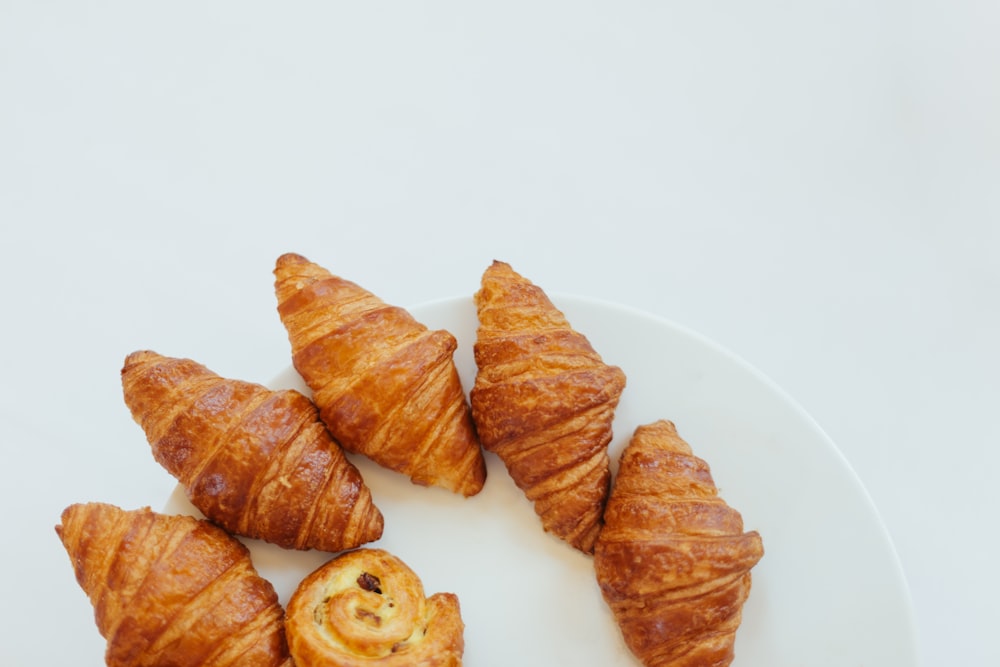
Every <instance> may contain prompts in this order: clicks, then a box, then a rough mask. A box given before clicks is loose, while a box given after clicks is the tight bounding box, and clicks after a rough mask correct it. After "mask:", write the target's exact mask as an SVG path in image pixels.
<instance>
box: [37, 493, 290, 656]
mask: <svg viewBox="0 0 1000 667" xmlns="http://www.w3.org/2000/svg"><path fill="white" fill-rule="evenodd" d="M56 533H57V534H58V535H59V538H60V539H61V540H62V543H63V545H64V546H65V547H66V551H67V553H68V554H69V556H70V559H71V561H72V564H73V568H74V570H75V573H76V579H77V581H78V582H79V584H80V587H81V588H82V589H83V590H84V592H85V593H86V594H87V596H88V597H89V598H90V601H91V603H92V604H93V606H94V616H95V620H96V623H97V628H98V630H99V631H100V633H101V635H102V636H103V637H104V638H105V639H106V640H107V651H106V653H105V661H106V662H107V664H108V665H109V666H110V667H147V666H148V667H154V666H160V665H172V666H173V667H202V666H205V667H208V666H209V665H211V666H212V667H224V666H230V665H231V666H233V667H277V666H280V667H292V664H293V663H292V661H291V659H290V658H289V654H288V646H287V643H286V640H285V635H284V626H283V612H282V609H281V606H280V604H279V603H278V596H277V594H276V593H275V591H274V588H273V587H272V586H271V584H270V583H268V581H267V580H265V579H263V578H261V577H260V576H259V575H258V574H257V572H256V571H255V570H254V567H253V564H252V563H251V562H250V554H249V552H248V551H247V549H246V547H244V546H243V545H242V544H240V543H239V542H238V541H236V539H235V538H233V537H231V536H230V535H228V534H227V533H226V532H224V531H223V530H222V529H220V528H218V527H216V526H214V525H212V524H210V523H208V522H207V521H203V520H199V519H195V518H193V517H189V516H168V515H164V514H158V513H156V512H153V511H151V510H149V508H144V509H139V510H132V511H126V510H123V509H121V508H119V507H116V506H114V505H109V504H105V503H84V504H76V505H70V506H69V507H67V508H66V510H65V511H63V513H62V521H61V523H60V524H59V525H58V526H56Z"/></svg>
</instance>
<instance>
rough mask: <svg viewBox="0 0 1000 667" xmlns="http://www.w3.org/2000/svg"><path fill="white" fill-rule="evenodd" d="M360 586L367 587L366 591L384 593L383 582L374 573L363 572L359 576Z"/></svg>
mask: <svg viewBox="0 0 1000 667" xmlns="http://www.w3.org/2000/svg"><path fill="white" fill-rule="evenodd" d="M358 586H361V588H363V589H365V590H366V591H371V592H372V593H377V594H379V595H382V589H381V588H380V587H381V586H382V582H381V581H379V578H378V577H376V576H375V575H374V574H368V573H367V572H362V573H361V576H360V577H358Z"/></svg>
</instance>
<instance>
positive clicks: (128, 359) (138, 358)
mask: <svg viewBox="0 0 1000 667" xmlns="http://www.w3.org/2000/svg"><path fill="white" fill-rule="evenodd" d="M162 358H163V355H162V354H159V353H158V352H154V351H153V350H136V351H134V352H131V353H129V354H128V355H126V356H125V363H124V364H123V365H122V371H121V372H122V373H125V372H127V371H128V370H129V369H130V368H132V367H133V366H137V365H139V364H141V363H144V362H146V361H149V360H151V359H162Z"/></svg>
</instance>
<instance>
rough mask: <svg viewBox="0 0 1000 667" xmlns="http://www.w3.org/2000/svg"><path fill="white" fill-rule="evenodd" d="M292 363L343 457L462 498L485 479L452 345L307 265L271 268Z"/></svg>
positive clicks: (283, 260) (293, 260)
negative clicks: (353, 456)
mask: <svg viewBox="0 0 1000 667" xmlns="http://www.w3.org/2000/svg"><path fill="white" fill-rule="evenodd" d="M274 273H275V292H276V295H277V298H278V314H279V315H280V317H281V321H282V323H283V324H284V325H285V329H286V330H287V331H288V339H289V342H290V343H291V348H292V360H293V364H294V366H295V369H296V370H297V371H298V372H299V374H300V375H301V376H302V378H303V379H304V380H305V381H306V384H307V385H308V386H309V388H310V389H311V390H312V392H313V400H314V401H315V402H316V405H317V406H319V409H320V415H321V416H322V418H323V421H324V422H325V423H326V425H327V427H328V428H329V429H330V432H331V433H333V435H334V437H335V438H336V439H337V440H338V441H339V442H340V444H341V445H343V447H344V448H345V449H347V450H348V451H351V452H357V453H360V454H364V455H365V456H367V457H369V458H371V459H372V460H373V461H375V462H377V463H379V464H381V465H383V466H385V467H386V468H389V469H391V470H395V471H397V472H400V473H403V474H405V475H407V476H409V477H410V479H412V480H413V482H415V483H417V484H420V485H424V486H428V485H436V486H441V487H444V488H446V489H449V490H451V491H454V492H456V493H460V494H462V495H464V496H471V495H474V494H476V493H478V492H479V491H480V490H481V489H482V487H483V483H484V481H485V478H486V465H485V462H484V460H483V453H482V449H481V448H480V446H479V441H478V440H477V438H476V435H475V430H474V427H473V425H472V419H471V417H470V415H469V406H468V402H467V401H466V398H465V393H464V390H463V388H462V385H461V380H460V379H459V376H458V371H457V369H456V368H455V363H454V360H453V355H454V352H455V349H456V348H457V342H456V340H455V337H454V336H452V335H451V334H450V333H448V332H447V331H441V330H438V331H431V330H428V328H427V327H426V326H424V325H423V324H421V323H419V322H417V321H416V320H415V319H414V318H413V317H412V316H411V315H410V314H409V313H408V312H407V311H406V310H404V309H402V308H399V307H396V306H390V305H388V304H386V303H384V302H383V301H382V300H381V299H379V298H378V297H376V296H375V295H373V294H372V293H370V292H368V291H367V290H365V289H362V288H361V287H359V286H358V285H356V284H354V283H352V282H349V281H347V280H344V279H342V278H340V277H337V276H334V275H332V274H331V273H330V272H329V271H327V270H326V269H324V268H323V267H321V266H318V265H317V264H314V263H312V262H310V261H309V260H307V259H306V258H304V257H302V256H300V255H295V254H286V255H282V256H281V257H279V258H278V261H277V266H276V268H275V271H274Z"/></svg>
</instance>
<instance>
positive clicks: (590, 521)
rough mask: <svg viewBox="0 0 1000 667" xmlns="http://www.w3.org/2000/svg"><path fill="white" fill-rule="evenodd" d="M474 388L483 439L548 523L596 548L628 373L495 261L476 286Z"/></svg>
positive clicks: (580, 545)
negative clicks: (610, 446)
mask: <svg viewBox="0 0 1000 667" xmlns="http://www.w3.org/2000/svg"><path fill="white" fill-rule="evenodd" d="M475 302H476V309H477V313H478V317H479V329H478V331H477V334H476V343H475V348H474V353H475V359H476V365H477V367H478V370H477V374H476V381H475V385H474V387H473V388H472V392H471V397H470V398H471V404H472V414H473V419H474V421H475V423H476V428H477V429H478V432H479V438H480V441H481V442H482V444H483V447H484V448H485V449H486V450H488V451H492V452H496V454H497V455H498V456H499V457H500V459H501V460H502V461H503V462H504V464H505V465H506V467H507V470H508V471H509V472H510V475H511V477H512V478H513V480H514V482H515V483H516V484H517V486H518V487H519V488H521V489H522V490H523V491H524V492H525V495H526V496H527V497H528V499H530V500H531V501H532V502H533V503H534V508H535V512H537V513H538V515H539V517H540V518H541V521H542V526H543V527H544V528H545V530H547V531H549V532H551V533H553V534H554V535H557V536H558V537H560V538H561V539H563V540H565V541H566V542H568V543H569V544H571V545H572V546H574V547H576V548H577V549H579V550H581V551H583V552H585V553H590V552H592V551H593V547H594V540H595V539H596V537H597V533H598V531H599V530H600V522H601V514H602V512H603V509H604V504H605V502H606V500H607V493H608V487H609V483H610V479H611V475H610V472H609V470H610V461H609V459H608V452H607V446H608V443H609V442H610V441H611V436H612V430H611V426H612V421H613V418H614V412H615V408H616V407H617V405H618V400H619V397H620V396H621V393H622V391H623V389H624V387H625V374H624V373H623V372H622V370H621V369H620V368H618V367H617V366H609V365H607V364H605V363H604V362H603V361H602V360H601V357H600V355H599V354H598V353H597V352H596V351H595V350H594V348H593V347H592V346H591V344H590V342H589V341H588V340H587V338H586V337H585V336H583V334H581V333H579V332H577V331H575V330H574V329H573V328H572V327H571V326H570V324H569V322H568V321H567V320H566V318H565V316H564V315H563V313H562V312H561V311H559V310H558V309H557V308H556V307H555V306H554V305H553V304H552V302H551V301H550V300H549V298H548V296H547V295H546V294H545V293H544V292H543V291H542V289H541V288H539V287H537V286H536V285H534V284H532V283H531V282H530V281H528V280H527V279H525V278H524V277H522V276H521V275H519V274H518V273H516V272H515V271H514V270H513V269H512V268H511V267H510V265H509V264H506V263H504V262H499V261H494V262H493V264H492V265H491V266H490V267H489V268H487V269H486V271H485V272H484V273H483V277H482V286H481V288H480V289H479V291H478V292H476V294H475Z"/></svg>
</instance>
